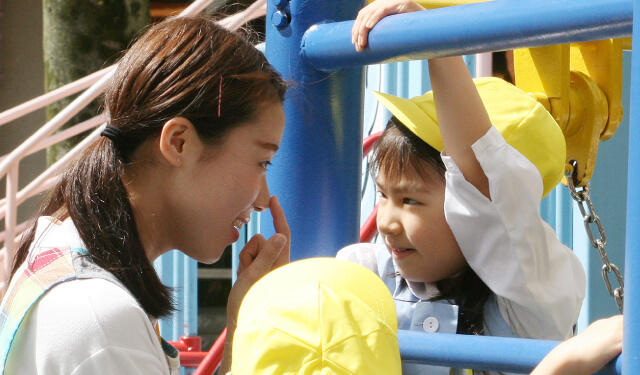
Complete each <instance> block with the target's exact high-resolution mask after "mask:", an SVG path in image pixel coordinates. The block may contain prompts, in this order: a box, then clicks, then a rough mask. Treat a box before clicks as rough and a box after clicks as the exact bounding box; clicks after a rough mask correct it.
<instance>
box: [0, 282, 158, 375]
mask: <svg viewBox="0 0 640 375" xmlns="http://www.w3.org/2000/svg"><path fill="white" fill-rule="evenodd" d="M16 339H19V342H16V347H15V348H13V347H12V352H11V354H10V358H9V361H8V363H7V365H11V367H13V368H15V369H22V370H24V369H25V366H26V367H28V368H31V369H33V370H35V371H33V373H42V374H50V375H58V374H60V375H62V374H65V375H66V374H73V375H89V374H102V375H110V374H113V375H121V374H134V375H137V374H140V375H142V374H145V375H146V374H162V375H165V374H166V375H168V374H169V366H168V364H167V361H166V357H165V355H164V352H163V351H162V347H161V346H160V344H159V341H158V337H157V336H156V334H155V331H154V329H153V327H152V326H151V322H150V321H149V318H148V317H147V315H146V314H145V312H144V310H142V308H141V307H140V306H139V305H138V303H137V302H136V301H135V299H134V298H133V297H132V296H131V295H130V294H129V293H128V292H127V291H125V290H123V289H122V288H121V287H119V286H117V285H115V284H113V283H111V282H109V281H106V280H102V279H87V280H74V281H69V282H65V283H62V284H60V285H58V286H56V287H54V288H53V289H51V291H49V292H48V293H47V294H45V295H44V296H43V297H42V299H41V300H40V301H39V302H38V303H37V305H36V306H34V308H33V310H32V311H31V313H30V315H28V316H27V319H26V320H25V321H24V322H23V327H22V328H21V331H20V332H19V335H18V336H17V338H16ZM29 373H30V372H29Z"/></svg>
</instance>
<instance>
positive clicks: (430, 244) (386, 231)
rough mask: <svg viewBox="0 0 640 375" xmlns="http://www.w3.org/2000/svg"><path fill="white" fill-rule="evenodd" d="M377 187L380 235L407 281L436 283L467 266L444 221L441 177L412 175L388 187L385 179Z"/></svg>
mask: <svg viewBox="0 0 640 375" xmlns="http://www.w3.org/2000/svg"><path fill="white" fill-rule="evenodd" d="M430 170H431V169H430ZM412 172H413V171H412ZM376 184H377V186H378V193H379V196H380V202H379V206H378V218H377V224H378V230H379V232H380V234H381V235H382V236H383V238H384V242H385V244H386V246H387V249H389V251H390V252H391V255H392V257H393V259H394V261H395V263H396V265H397V268H398V271H399V272H400V274H401V275H402V276H403V277H404V278H405V279H407V280H410V281H417V282H435V281H439V280H442V279H444V278H447V277H449V276H451V275H453V274H455V273H457V272H458V271H460V270H462V269H463V268H464V267H465V266H466V261H465V259H464V257H463V256H462V253H461V252H460V248H459V246H458V243H457V242H456V240H455V238H454V236H453V233H452V232H451V229H450V228H449V226H448V224H447V222H446V220H445V217H444V189H445V184H444V179H443V178H442V177H440V176H439V175H438V174H436V173H435V172H434V173H433V175H432V176H428V177H427V176H425V178H422V177H420V176H418V174H417V173H408V174H405V176H403V177H402V179H401V180H400V181H389V180H387V179H385V177H384V176H383V175H380V176H378V178H377V180H376Z"/></svg>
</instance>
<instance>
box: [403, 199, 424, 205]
mask: <svg viewBox="0 0 640 375" xmlns="http://www.w3.org/2000/svg"><path fill="white" fill-rule="evenodd" d="M402 203H403V204H408V205H416V204H420V202H418V201H417V200H415V199H411V198H403V199H402Z"/></svg>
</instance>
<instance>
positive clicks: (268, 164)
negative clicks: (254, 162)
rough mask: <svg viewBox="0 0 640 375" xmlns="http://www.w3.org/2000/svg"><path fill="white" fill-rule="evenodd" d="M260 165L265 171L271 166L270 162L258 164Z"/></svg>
mask: <svg viewBox="0 0 640 375" xmlns="http://www.w3.org/2000/svg"><path fill="white" fill-rule="evenodd" d="M260 165H261V166H262V168H264V169H265V170H267V169H268V168H269V166H270V165H271V162H270V161H269V160H265V161H263V162H260Z"/></svg>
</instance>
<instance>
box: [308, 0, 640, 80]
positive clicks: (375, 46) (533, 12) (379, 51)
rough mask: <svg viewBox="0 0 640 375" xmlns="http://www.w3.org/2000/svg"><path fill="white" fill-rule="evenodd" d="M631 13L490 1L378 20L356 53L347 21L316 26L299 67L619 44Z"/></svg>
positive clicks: (612, 6) (579, 2)
mask: <svg viewBox="0 0 640 375" xmlns="http://www.w3.org/2000/svg"><path fill="white" fill-rule="evenodd" d="M632 8H633V7H632V2H631V0H589V1H584V0H563V1H555V0H544V1H533V0H522V1H511V0H496V1H491V2H486V3H478V4H468V5H459V6H454V7H448V8H439V9H433V10H426V11H422V12H413V13H407V14H397V15H393V16H389V17H386V18H384V19H383V20H381V21H380V22H379V23H378V24H377V25H376V27H375V28H374V29H373V30H371V32H370V34H369V45H368V48H366V49H365V50H364V51H362V52H356V51H355V49H354V47H353V45H352V44H351V27H352V26H353V21H343V22H331V23H317V24H316V25H313V26H312V27H310V28H309V30H308V31H307V32H306V34H305V36H304V38H303V40H302V43H301V49H302V55H303V56H304V60H305V61H306V62H308V63H310V64H311V65H313V66H314V67H316V68H317V69H320V70H324V71H333V70H336V69H339V68H344V67H353V66H361V65H367V64H375V63H380V62H385V61H402V60H421V59H425V58H434V57H443V56H453V55H467V54H473V53H481V52H489V51H501V50H508V49H513V48H519V47H535V46H544V45H552V44H561V43H569V42H584V41H591V40H599V39H606V38H620V37H626V36H630V35H631V26H632V19H633V9H632ZM322 21H326V19H324V20H322Z"/></svg>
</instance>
